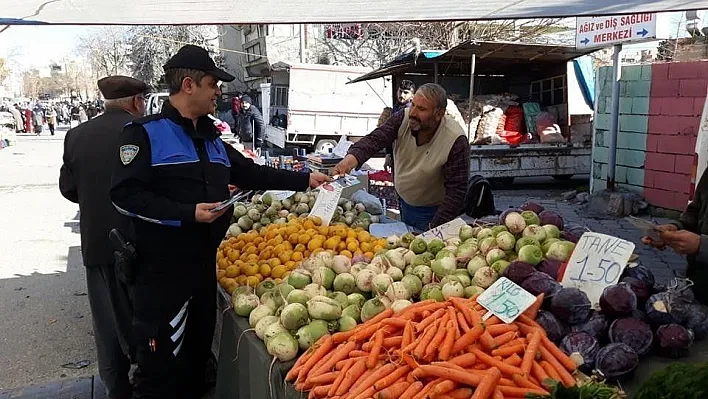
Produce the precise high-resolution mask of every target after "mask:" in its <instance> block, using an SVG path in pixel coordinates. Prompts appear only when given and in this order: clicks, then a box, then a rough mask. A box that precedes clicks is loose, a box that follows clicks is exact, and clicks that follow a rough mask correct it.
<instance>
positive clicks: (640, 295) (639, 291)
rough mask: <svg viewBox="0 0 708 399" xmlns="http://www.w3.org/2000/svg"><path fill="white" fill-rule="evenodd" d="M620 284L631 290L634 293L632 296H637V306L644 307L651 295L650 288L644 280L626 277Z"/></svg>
mask: <svg viewBox="0 0 708 399" xmlns="http://www.w3.org/2000/svg"><path fill="white" fill-rule="evenodd" d="M620 282H621V283H625V284H627V285H628V286H629V288H630V289H631V290H632V292H634V295H636V296H637V306H644V304H645V303H646V302H647V299H649V297H650V296H651V294H652V289H651V287H649V285H648V284H647V283H646V282H645V281H644V280H640V279H638V278H636V277H629V276H628V277H624V278H622V280H620Z"/></svg>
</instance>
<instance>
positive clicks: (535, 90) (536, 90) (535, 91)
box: [530, 75, 566, 106]
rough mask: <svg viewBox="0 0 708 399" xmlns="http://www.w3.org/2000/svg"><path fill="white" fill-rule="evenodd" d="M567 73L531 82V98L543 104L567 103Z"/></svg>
mask: <svg viewBox="0 0 708 399" xmlns="http://www.w3.org/2000/svg"><path fill="white" fill-rule="evenodd" d="M565 84H566V82H565V75H561V76H556V77H553V78H548V79H543V80H536V81H533V82H531V90H530V91H531V99H532V101H536V102H538V103H540V104H541V105H543V106H551V105H560V104H565V103H566V98H565Z"/></svg>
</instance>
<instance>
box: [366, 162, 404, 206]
mask: <svg viewBox="0 0 708 399" xmlns="http://www.w3.org/2000/svg"><path fill="white" fill-rule="evenodd" d="M369 193H370V194H372V195H375V196H377V197H378V198H379V199H381V200H382V202H384V204H385V207H386V209H398V194H397V193H396V189H395V188H394V187H393V176H391V174H390V173H389V172H386V171H385V170H382V171H378V172H372V173H369Z"/></svg>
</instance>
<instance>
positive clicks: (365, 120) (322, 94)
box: [261, 62, 392, 153]
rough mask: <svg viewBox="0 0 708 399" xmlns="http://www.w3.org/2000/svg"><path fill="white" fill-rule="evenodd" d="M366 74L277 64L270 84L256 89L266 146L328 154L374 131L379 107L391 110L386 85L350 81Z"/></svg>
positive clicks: (347, 69) (337, 68) (344, 68)
mask: <svg viewBox="0 0 708 399" xmlns="http://www.w3.org/2000/svg"><path fill="white" fill-rule="evenodd" d="M368 72H371V69H369V68H362V67H352V66H338V65H319V64H296V63H284V62H278V63H276V64H273V65H272V66H271V82H270V83H264V84H261V104H262V108H263V109H262V112H263V118H264V119H265V122H266V131H265V140H266V141H268V142H269V143H271V144H273V145H274V146H276V147H280V148H285V147H286V146H293V147H306V148H308V149H314V150H315V151H317V152H323V153H327V152H330V151H331V150H332V149H333V148H334V147H335V146H336V145H337V142H338V141H339V139H340V138H342V137H344V138H345V139H347V140H350V141H357V140H358V138H360V137H363V136H366V135H367V134H369V133H370V132H371V131H372V130H374V129H375V128H376V124H377V122H378V120H379V116H380V115H381V112H382V111H383V109H384V107H389V106H391V99H392V92H391V85H390V83H389V82H386V81H385V80H384V79H383V78H382V79H373V80H371V81H369V82H367V83H368V84H360V85H348V84H346V83H348V82H349V81H351V80H353V79H354V78H356V77H358V76H361V75H362V74H364V73H368Z"/></svg>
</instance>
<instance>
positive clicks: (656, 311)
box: [644, 291, 681, 326]
mask: <svg viewBox="0 0 708 399" xmlns="http://www.w3.org/2000/svg"><path fill="white" fill-rule="evenodd" d="M671 296H672V295H671V293H670V292H668V291H667V292H660V293H658V294H654V295H652V296H651V297H649V299H648V300H647V303H646V305H645V306H644V309H645V310H646V314H647V318H648V319H649V321H650V322H651V324H653V325H655V326H660V325H662V324H672V323H678V322H679V321H680V318H681V314H679V313H678V312H675V311H672V306H671V305H672V304H671V302H672V300H671Z"/></svg>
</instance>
